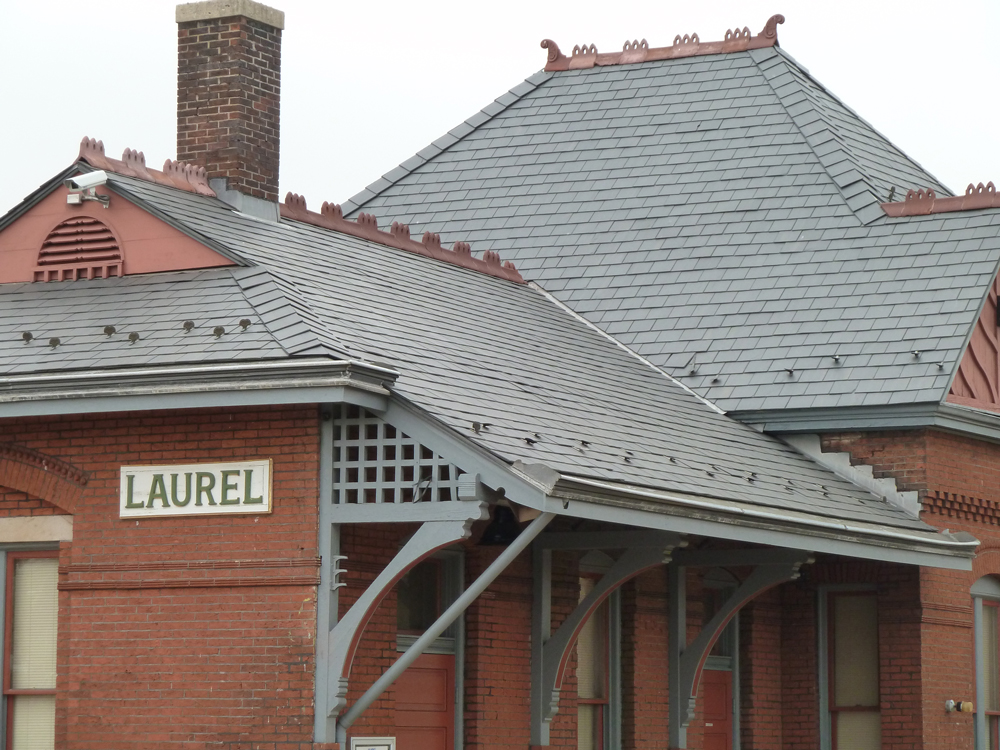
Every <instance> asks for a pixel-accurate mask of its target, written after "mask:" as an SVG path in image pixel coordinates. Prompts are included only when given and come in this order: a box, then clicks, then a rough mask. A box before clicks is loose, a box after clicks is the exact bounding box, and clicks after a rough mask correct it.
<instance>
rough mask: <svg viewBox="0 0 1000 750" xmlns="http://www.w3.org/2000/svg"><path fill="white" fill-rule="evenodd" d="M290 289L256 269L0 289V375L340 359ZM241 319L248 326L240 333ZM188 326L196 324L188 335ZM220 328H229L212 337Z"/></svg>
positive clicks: (129, 277) (190, 272)
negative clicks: (296, 358) (309, 357)
mask: <svg viewBox="0 0 1000 750" xmlns="http://www.w3.org/2000/svg"><path fill="white" fill-rule="evenodd" d="M287 288H288V286H287V284H286V283H285V282H284V281H278V280H276V279H275V278H274V277H273V276H272V275H271V274H269V273H268V272H267V271H266V270H264V269H261V268H224V269H211V270H206V271H184V272H177V273H165V274H155V275H141V276H125V277H123V278H120V279H98V280H93V281H86V282H79V283H75V282H65V283H58V284H57V283H51V284H4V285H3V286H2V287H0V341H2V342H3V345H0V374H3V375H18V374H25V373H41V372H58V371H69V370H86V369H97V368H108V367H136V366H149V365H162V364H194V363H206V362H237V361H256V360H261V359H277V358H285V357H287V356H289V355H293V354H294V355H309V354H312V355H333V356H337V355H338V353H339V352H342V350H338V349H336V348H333V347H331V346H324V345H323V344H321V343H320V341H321V337H320V336H318V335H317V333H316V332H315V330H314V327H313V326H315V323H316V319H315V318H314V317H313V318H311V319H308V318H307V319H308V320H309V321H310V323H311V324H313V326H310V325H307V324H306V323H304V322H303V316H302V315H301V314H300V313H299V312H298V310H297V309H296V305H299V306H301V305H302V304H303V303H302V301H301V300H295V302H292V301H290V300H289V295H287V294H286V293H285V291H283V290H284V289H287ZM293 299H294V298H293ZM241 320H249V321H250V325H249V326H248V327H247V328H246V329H245V330H244V329H243V327H242V326H241V325H240V321H241ZM185 321H191V322H192V323H194V328H193V329H192V330H190V331H185V329H184V327H183V325H184V323H185ZM108 326H113V327H114V329H115V331H114V332H113V333H111V334H110V335H109V334H107V333H105V328H106V327H108ZM219 326H221V327H222V328H223V329H224V331H225V332H224V333H223V334H222V335H219V336H216V335H215V329H216V327H219ZM25 333H28V334H30V335H31V337H32V338H31V340H30V341H25V340H24V334H25ZM131 334H138V336H139V338H138V340H136V341H132V340H131V339H130V338H129V337H130V335H131ZM327 338H328V337H327ZM53 339H58V343H57V344H56V345H55V346H53V345H52V343H50V342H52V341H53Z"/></svg>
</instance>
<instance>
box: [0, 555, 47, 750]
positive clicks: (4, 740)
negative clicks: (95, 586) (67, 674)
mask: <svg viewBox="0 0 1000 750" xmlns="http://www.w3.org/2000/svg"><path fill="white" fill-rule="evenodd" d="M31 557H47V558H55V559H56V560H58V559H59V547H58V544H51V543H33V542H21V543H18V542H13V543H8V544H0V581H3V585H4V591H3V595H2V596H0V620H2V622H3V632H4V646H3V649H0V686H2V692H3V700H0V726H2V727H3V731H0V750H7V749H8V748H10V747H11V745H12V740H11V731H12V730H13V719H14V714H13V712H12V711H10V710H9V709H8V705H9V703H10V702H11V697H12V695H15V694H16V695H32V694H34V695H55V696H56V701H57V702H58V700H59V677H58V645H57V647H56V648H57V673H56V687H55V688H54V689H53V690H17V691H13V692H12V693H11V694H10V695H8V686H9V684H10V669H11V662H12V660H11V654H10V647H11V645H12V643H11V641H12V638H13V625H14V586H13V577H14V565H13V561H14V560H16V559H19V558H31ZM56 596H57V597H58V596H59V594H58V588H57V589H56ZM57 617H58V615H57ZM59 624H61V623H57V627H58V625H59Z"/></svg>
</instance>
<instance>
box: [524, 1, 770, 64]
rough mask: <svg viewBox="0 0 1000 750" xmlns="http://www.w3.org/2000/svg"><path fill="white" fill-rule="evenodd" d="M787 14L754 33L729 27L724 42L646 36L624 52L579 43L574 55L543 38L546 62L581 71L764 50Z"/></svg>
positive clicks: (686, 36) (691, 36)
mask: <svg viewBox="0 0 1000 750" xmlns="http://www.w3.org/2000/svg"><path fill="white" fill-rule="evenodd" d="M784 22H785V17H784V16H782V15H780V14H777V15H773V16H771V17H770V18H769V19H768V20H767V23H766V24H765V25H764V29H763V30H762V31H761V32H760V33H759V34H757V35H756V36H754V35H753V34H751V33H750V29H749V27H747V26H744V27H743V28H742V29H729V30H728V31H726V36H725V39H723V40H722V41H721V42H702V41H701V39H700V38H699V37H698V35H697V34H684V35H683V36H681V35H680V34H678V35H677V36H675V37H674V43H673V44H672V45H671V46H669V47H650V46H649V43H648V42H647V41H646V40H645V39H643V40H641V41H639V40H633V41H631V42H629V41H626V42H625V45H624V46H623V47H622V51H621V52H598V51H597V47H595V46H594V45H593V44H590V45H583V46H580V45H577V46H575V47H573V54H572V55H571V56H567V55H564V54H563V53H562V52H561V51H560V50H559V46H558V45H557V44H556V43H555V42H553V41H552V40H551V39H543V40H542V49H547V50H548V51H549V54H548V60H547V62H546V63H545V70H546V71H547V72H550V73H551V72H555V71H560V70H580V69H583V68H593V67H595V66H603V65H628V64H630V63H642V62H653V61H654V60H676V59H677V58H679V57H697V56H699V55H721V54H725V53H727V52H743V51H745V50H748V49H762V48H764V47H777V46H778V24H779V23H784Z"/></svg>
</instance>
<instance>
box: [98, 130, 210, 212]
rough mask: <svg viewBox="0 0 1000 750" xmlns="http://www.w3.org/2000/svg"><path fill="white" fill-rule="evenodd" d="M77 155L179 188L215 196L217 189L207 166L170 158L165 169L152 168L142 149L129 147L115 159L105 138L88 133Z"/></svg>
mask: <svg viewBox="0 0 1000 750" xmlns="http://www.w3.org/2000/svg"><path fill="white" fill-rule="evenodd" d="M78 158H79V160H80V161H84V162H86V163H87V164H89V165H90V166H92V167H93V168H94V169H103V170H104V171H105V172H114V173H115V174H120V175H125V176H126V177H135V178H136V179H139V180H145V181H146V182H155V183H158V184H160V185H167V186H169V187H175V188H179V189H180V190H186V191H187V192H189V193H197V194H198V195H207V196H211V197H213V198H214V197H216V196H215V191H214V190H212V188H210V187H209V186H208V173H207V172H206V171H205V168H204V167H198V166H195V165H194V164H188V163H187V162H182V161H173V160H172V159H167V160H166V161H165V162H164V163H163V169H162V171H161V170H158V169H150V168H149V167H147V166H146V156H145V154H143V153H142V151H135V150H134V149H130V148H126V149H125V151H124V153H123V154H122V158H121V159H112V158H110V157H109V156H107V155H106V154H105V153H104V141H99V140H96V139H94V138H88V137H87V136H84V137H83V140H82V141H80V155H79V157H78Z"/></svg>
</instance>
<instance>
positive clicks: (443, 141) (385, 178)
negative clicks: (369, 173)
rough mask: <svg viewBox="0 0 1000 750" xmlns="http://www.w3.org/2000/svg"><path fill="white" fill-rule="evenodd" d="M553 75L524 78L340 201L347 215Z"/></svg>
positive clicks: (543, 74) (543, 73)
mask: <svg viewBox="0 0 1000 750" xmlns="http://www.w3.org/2000/svg"><path fill="white" fill-rule="evenodd" d="M551 77H552V74H551V73H548V72H546V71H544V70H540V71H538V72H537V73H535V74H534V75H531V76H528V77H527V78H525V79H524V80H523V81H521V83H519V84H517V86H515V87H514V88H512V89H510V90H509V91H508V92H507V93H506V94H503V95H502V96H498V97H497V98H496V99H494V100H493V101H492V102H491V103H490V104H487V105H486V106H485V107H483V108H482V109H481V110H479V111H478V112H477V113H476V114H474V115H473V116H472V117H470V118H468V119H467V120H465V121H463V122H462V123H461V124H459V125H457V126H456V127H454V128H452V129H451V130H449V131H448V132H447V133H445V134H444V135H443V136H441V137H440V138H438V139H437V140H436V141H434V142H432V143H431V144H430V145H429V146H425V147H424V148H422V149H421V150H420V151H418V152H417V153H416V154H414V155H413V156H411V157H410V158H409V159H407V160H406V161H404V162H403V163H402V164H400V165H399V166H397V167H396V168H395V169H393V170H390V171H389V172H386V173H385V174H384V175H382V176H381V177H379V178H378V179H377V180H375V182H373V183H371V184H370V185H368V186H367V187H365V188H363V189H362V190H360V191H359V192H357V193H355V194H354V195H352V196H351V197H350V198H348V199H347V200H346V201H344V202H343V203H342V204H340V205H341V206H342V208H343V213H344V216H350V215H351V214H352V213H354V212H355V211H357V210H358V209H360V208H361V207H362V206H364V205H365V204H366V203H367V202H368V201H370V200H372V199H373V198H377V197H378V196H379V195H380V194H381V193H382V192H384V191H385V190H388V189H389V188H390V187H392V186H393V185H394V184H395V183H397V182H399V180H401V179H403V178H404V177H406V176H407V175H408V174H410V173H411V172H415V171H416V170H418V169H419V168H420V167H422V166H423V165H424V164H426V163H427V162H429V161H430V160H431V159H433V158H435V157H436V156H438V154H441V153H443V152H444V151H446V150H447V149H448V148H450V147H451V146H453V145H455V144H456V143H458V142H459V141H460V140H462V139H463V138H465V136H467V135H469V133H472V132H474V131H475V130H476V129H477V128H479V127H480V126H481V125H483V124H485V123H487V122H489V121H490V120H492V119H493V118H494V117H496V116H497V115H499V114H500V113H501V112H503V111H504V110H505V109H507V108H508V107H509V106H511V105H512V104H514V103H515V102H517V101H519V100H520V99H521V98H523V97H524V96H526V95H527V94H530V93H531V92H532V91H534V90H535V89H537V88H538V87H539V86H541V85H542V84H543V83H545V82H546V81H548V80H549V79H550V78H551Z"/></svg>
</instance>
